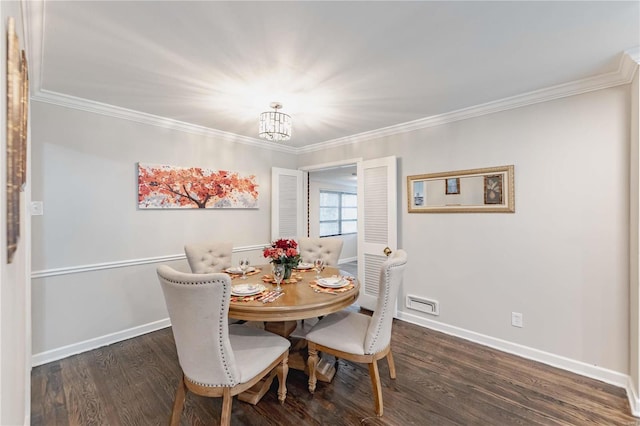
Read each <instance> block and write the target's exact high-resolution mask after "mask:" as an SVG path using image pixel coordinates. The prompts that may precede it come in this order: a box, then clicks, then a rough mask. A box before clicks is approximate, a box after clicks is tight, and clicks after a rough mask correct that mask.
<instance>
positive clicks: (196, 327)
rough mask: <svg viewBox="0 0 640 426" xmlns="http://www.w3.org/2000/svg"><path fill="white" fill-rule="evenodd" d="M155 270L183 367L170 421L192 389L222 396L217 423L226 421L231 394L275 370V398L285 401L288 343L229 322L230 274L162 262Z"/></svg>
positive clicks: (176, 416)
mask: <svg viewBox="0 0 640 426" xmlns="http://www.w3.org/2000/svg"><path fill="white" fill-rule="evenodd" d="M157 273H158V278H159V280H160V284H161V286H162V291H163V293H164V298H165V302H166V304H167V310H168V311H169V318H170V319H171V328H172V331H173V336H174V339H175V343H176V349H177V352H178V361H179V363H180V368H181V369H182V377H181V378H180V383H179V384H178V389H177V391H176V396H175V401H174V403H173V410H172V412H171V420H170V424H171V425H178V424H180V416H181V414H182V409H183V407H184V401H185V398H186V393H187V391H191V392H193V393H195V394H197V395H201V396H207V397H222V414H221V420H220V424H221V425H229V424H230V423H231V404H232V401H233V396H234V395H237V394H239V393H241V392H244V391H246V390H247V389H250V388H251V387H252V386H253V385H255V384H256V383H258V382H259V381H260V380H261V379H262V378H263V377H265V376H268V378H267V381H266V383H268V385H270V384H271V382H272V381H273V378H274V376H275V375H276V374H277V376H278V381H279V388H278V400H279V401H280V403H284V400H285V398H286V396H287V387H286V379H287V373H288V371H289V367H288V364H287V362H288V356H289V346H290V343H289V341H288V340H287V339H285V338H284V337H280V336H278V335H276V334H273V333H270V332H268V331H264V330H260V329H257V328H254V327H246V326H242V325H229V324H228V320H227V315H228V313H229V298H230V295H231V278H230V277H229V275H227V274H224V273H213V274H189V273H184V272H178V271H176V270H174V269H172V268H170V267H169V266H166V265H161V266H159V267H158V269H157ZM268 385H265V387H263V389H265V391H266V390H268V387H266V386H268ZM256 402H257V401H256Z"/></svg>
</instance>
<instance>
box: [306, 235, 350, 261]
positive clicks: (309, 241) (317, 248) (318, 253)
mask: <svg viewBox="0 0 640 426" xmlns="http://www.w3.org/2000/svg"><path fill="white" fill-rule="evenodd" d="M343 244H344V241H342V239H341V238H307V237H305V238H299V239H298V248H299V249H300V259H302V261H303V262H307V263H313V261H314V260H316V259H323V260H324V264H325V265H326V266H335V267H337V266H338V261H339V260H340V253H342V245H343Z"/></svg>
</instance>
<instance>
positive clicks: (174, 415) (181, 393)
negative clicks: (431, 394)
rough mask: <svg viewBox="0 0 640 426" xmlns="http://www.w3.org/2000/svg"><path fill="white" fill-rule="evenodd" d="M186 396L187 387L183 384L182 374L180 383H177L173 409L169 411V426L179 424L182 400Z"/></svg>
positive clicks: (182, 406) (182, 405)
mask: <svg viewBox="0 0 640 426" xmlns="http://www.w3.org/2000/svg"><path fill="white" fill-rule="evenodd" d="M186 396H187V386H186V385H185V384H184V374H183V375H182V376H181V377H180V383H178V389H177V390H176V397H175V400H174V401H173V409H172V410H171V419H170V420H169V425H170V426H177V425H179V424H180V416H181V415H182V409H183V408H184V399H185V398H186Z"/></svg>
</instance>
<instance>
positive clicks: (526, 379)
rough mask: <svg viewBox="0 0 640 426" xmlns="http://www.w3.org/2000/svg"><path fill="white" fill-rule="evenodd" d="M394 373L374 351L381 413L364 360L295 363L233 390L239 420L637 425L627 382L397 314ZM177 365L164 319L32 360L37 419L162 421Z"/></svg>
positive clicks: (192, 409)
mask: <svg viewBox="0 0 640 426" xmlns="http://www.w3.org/2000/svg"><path fill="white" fill-rule="evenodd" d="M392 350H393V352H394V358H395V364H396V370H397V379H396V380H395V381H394V380H391V379H390V378H389V368H388V365H387V363H386V360H381V361H379V363H378V365H379V369H380V377H381V382H382V388H383V389H382V395H383V400H384V416H383V417H376V416H375V412H374V403H373V395H372V389H371V382H370V380H369V373H368V369H367V367H366V366H364V365H360V364H353V363H350V362H347V361H343V360H339V361H338V370H337V373H336V376H335V378H334V380H333V382H332V383H318V385H317V388H316V392H315V394H314V395H311V394H309V392H308V389H307V377H306V376H305V375H304V373H302V372H300V371H295V370H290V371H289V377H288V380H287V388H288V393H287V400H286V401H285V404H284V405H281V404H280V403H279V402H278V399H277V386H278V385H277V380H276V381H274V383H273V385H272V386H271V389H270V390H269V392H267V394H266V395H265V396H264V398H263V399H262V400H261V401H260V402H259V403H258V404H257V405H255V406H253V405H251V404H247V403H243V402H241V401H238V400H237V399H234V402H233V407H232V413H231V419H232V424H234V425H252V426H271V425H292V426H307V425H308V426H319V425H337V426H340V425H438V426H453V425H464V426H468V425H483V426H485V425H509V426H510V425H544V426H549V425H579V426H583V425H607V426H609V425H611V426H634V425H635V426H640V421H638V419H636V418H634V417H632V416H631V415H630V411H629V406H628V402H627V399H626V395H625V392H624V390H623V389H620V388H617V387H615V386H612V385H609V384H606V383H603V382H599V381H597V380H592V379H589V378H586V377H583V376H579V375H576V374H573V373H570V372H567V371H564V370H559V369H557V368H554V367H551V366H548V365H543V364H540V363H537V362H534V361H531V360H527V359H523V358H520V357H518V356H515V355H510V354H506V353H503V352H500V351H497V350H494V349H491V348H487V347H484V346H481V345H477V344H474V343H472V342H469V341H466V340H462V339H458V338H455V337H452V336H448V335H445V334H442V333H438V332H435V331H433V330H428V329H424V328H421V327H418V326H416V325H412V324H409V323H405V322H401V321H396V322H394V332H393V340H392ZM179 377H180V367H179V364H178V357H177V354H176V350H175V343H174V341H173V335H172V333H171V329H170V328H167V329H163V330H160V331H157V332H153V333H149V334H147V335H144V336H140V337H137V338H134V339H130V340H127V341H124V342H119V343H116V344H114V345H111V346H108V347H104V348H100V349H97V350H95V351H91V352H86V353H84V354H80V355H76V356H73V357H70V358H67V359H64V360H61V361H58V362H53V363H50V364H47V365H42V366H38V367H36V368H34V369H33V372H32V397H31V399H32V409H31V420H32V425H36V426H37V425H47V426H48V425H119V424H121V425H127V426H128V425H148V424H149V425H150V424H166V423H167V422H168V418H169V414H170V411H171V405H172V403H173V397H174V393H175V389H176V386H177V384H178V381H179ZM221 406H222V401H221V400H220V399H209V398H204V397H199V396H195V395H192V394H188V395H187V400H186V403H185V408H184V413H183V415H182V418H181V424H182V425H205V424H217V423H219V420H220V410H221Z"/></svg>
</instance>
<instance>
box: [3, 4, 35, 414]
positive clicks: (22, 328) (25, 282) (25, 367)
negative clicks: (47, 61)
mask: <svg viewBox="0 0 640 426" xmlns="http://www.w3.org/2000/svg"><path fill="white" fill-rule="evenodd" d="M10 16H11V17H13V18H14V19H15V29H16V33H17V35H18V39H19V43H20V49H25V38H24V31H23V21H22V9H21V7H20V3H19V2H14V1H3V2H1V4H0V17H1V22H2V30H1V31H2V46H5V48H3V49H1V51H2V61H0V62H1V64H2V65H1V66H0V81H2V82H3V83H2V84H0V99H1V100H2V101H1V102H0V104H1V107H0V110H1V112H0V114H1V115H0V117H1V119H0V123H2V124H1V125H0V140H1V142H0V176H1V178H0V187H1V188H6V182H7V181H6V179H7V172H6V170H7V169H6V151H7V145H6V141H7V132H6V127H7V126H6V122H7V121H6V120H7V116H6V111H7V103H6V99H7V94H6V84H5V82H6V81H7V80H6V69H7V61H6V46H7V20H8V17H10ZM29 191H30V188H29V174H28V173H27V188H26V189H25V191H24V192H22V193H20V239H19V240H18V248H17V251H16V253H15V254H14V258H13V261H12V263H11V264H7V250H6V247H7V240H6V231H5V230H6V229H7V217H6V208H5V206H6V205H7V198H6V191H4V190H3V191H1V192H2V200H1V202H0V206H1V207H0V227H1V228H2V231H0V247H2V248H1V249H0V250H1V251H2V256H1V257H0V383H1V385H0V424H2V425H18V424H27V423H28V421H29V420H28V419H29V413H30V406H29V401H30V389H31V388H30V358H31V357H30V354H31V346H30V336H31V334H30V314H31V312H30V306H31V303H30V293H29V291H30V290H29V288H30V286H29V278H28V273H27V271H28V270H29V258H28V255H27V253H28V250H29V219H30V218H29V217H28V216H27V214H26V200H28V199H29Z"/></svg>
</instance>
